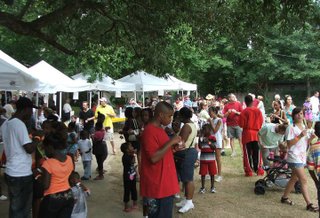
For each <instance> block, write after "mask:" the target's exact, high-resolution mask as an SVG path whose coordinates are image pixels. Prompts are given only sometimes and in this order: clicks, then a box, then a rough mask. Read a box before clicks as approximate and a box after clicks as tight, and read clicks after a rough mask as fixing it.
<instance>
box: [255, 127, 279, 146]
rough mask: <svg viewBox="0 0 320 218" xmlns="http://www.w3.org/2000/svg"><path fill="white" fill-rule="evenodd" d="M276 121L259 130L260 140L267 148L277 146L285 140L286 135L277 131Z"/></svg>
mask: <svg viewBox="0 0 320 218" xmlns="http://www.w3.org/2000/svg"><path fill="white" fill-rule="evenodd" d="M276 126H277V124H275V123H266V124H265V125H264V126H263V127H262V128H261V129H260V131H259V133H258V136H259V139H260V142H261V143H262V145H263V146H264V147H265V148H276V147H278V144H279V142H283V139H284V135H281V134H279V133H276V130H275V129H276Z"/></svg>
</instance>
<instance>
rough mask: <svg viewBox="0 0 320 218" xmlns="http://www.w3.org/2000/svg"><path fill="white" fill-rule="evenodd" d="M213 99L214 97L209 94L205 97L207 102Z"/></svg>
mask: <svg viewBox="0 0 320 218" xmlns="http://www.w3.org/2000/svg"><path fill="white" fill-rule="evenodd" d="M213 98H214V96H213V95H211V94H208V95H207V96H206V99H207V100H211V99H213Z"/></svg>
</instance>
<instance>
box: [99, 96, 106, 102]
mask: <svg viewBox="0 0 320 218" xmlns="http://www.w3.org/2000/svg"><path fill="white" fill-rule="evenodd" d="M99 101H104V102H107V98H105V97H102V98H100V99H99Z"/></svg>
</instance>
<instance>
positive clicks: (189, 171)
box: [176, 107, 198, 213]
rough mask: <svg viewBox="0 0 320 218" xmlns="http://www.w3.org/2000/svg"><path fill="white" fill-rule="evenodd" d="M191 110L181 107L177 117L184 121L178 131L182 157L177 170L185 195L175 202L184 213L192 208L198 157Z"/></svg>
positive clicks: (195, 132)
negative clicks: (182, 198) (195, 167)
mask: <svg viewBox="0 0 320 218" xmlns="http://www.w3.org/2000/svg"><path fill="white" fill-rule="evenodd" d="M191 117H192V111H191V110H190V109H189V108H187V107H183V108H181V109H180V111H179V118H180V120H181V122H182V123H184V125H183V127H182V128H181V131H180V137H181V140H182V145H181V146H180V149H179V150H180V151H178V152H184V153H185V155H184V159H183V162H182V164H181V168H180V170H179V172H178V173H179V175H180V179H181V182H183V184H184V187H185V197H186V199H184V200H182V201H181V202H179V203H177V204H176V206H177V207H181V208H180V210H179V212H180V213H186V212H188V211H189V210H190V209H193V208H194V205H193V202H192V198H193V194H194V182H193V175H194V164H195V162H196V160H197V157H198V152H197V150H196V149H195V147H194V146H195V137H196V136H197V128H196V125H195V124H194V123H193V122H192V121H191Z"/></svg>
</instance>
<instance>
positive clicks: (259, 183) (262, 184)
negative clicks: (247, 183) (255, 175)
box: [254, 179, 266, 187]
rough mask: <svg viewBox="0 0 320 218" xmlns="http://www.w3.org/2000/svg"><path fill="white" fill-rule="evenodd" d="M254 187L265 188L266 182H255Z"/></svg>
mask: <svg viewBox="0 0 320 218" xmlns="http://www.w3.org/2000/svg"><path fill="white" fill-rule="evenodd" d="M254 185H255V186H258V185H261V186H263V187H265V186H266V181H264V179H259V180H258V181H256V183H255V184H254Z"/></svg>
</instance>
